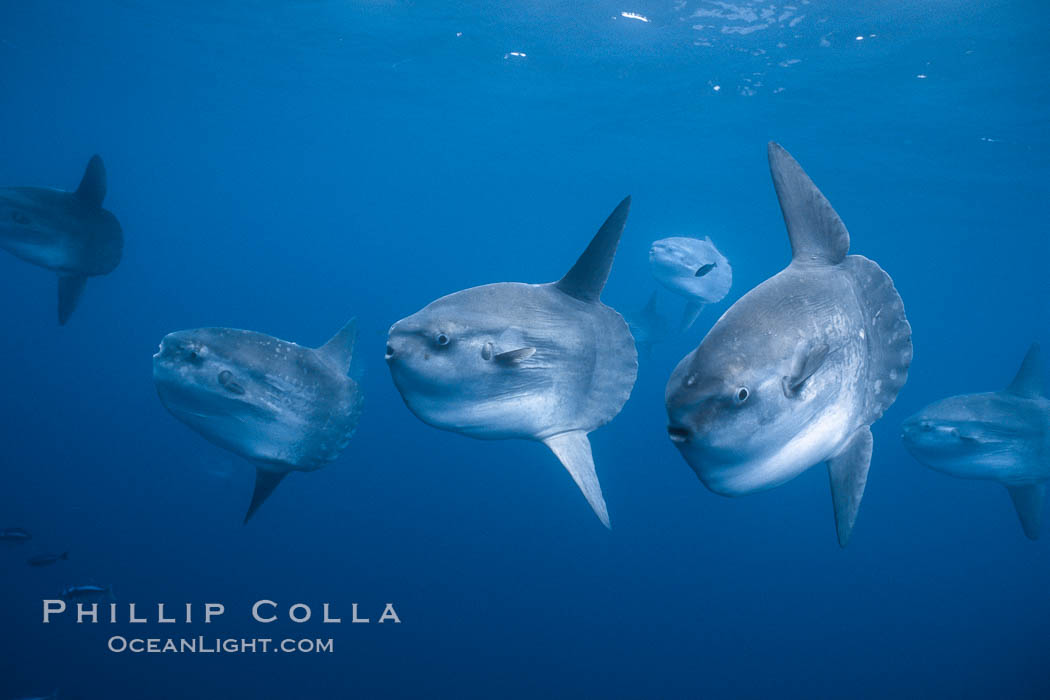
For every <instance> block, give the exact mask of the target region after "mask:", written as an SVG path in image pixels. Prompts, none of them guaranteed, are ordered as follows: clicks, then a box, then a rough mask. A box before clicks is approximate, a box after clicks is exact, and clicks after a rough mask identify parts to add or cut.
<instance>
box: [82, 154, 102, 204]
mask: <svg viewBox="0 0 1050 700" xmlns="http://www.w3.org/2000/svg"><path fill="white" fill-rule="evenodd" d="M76 195H77V197H78V198H79V199H80V201H82V202H83V203H84V204H89V205H91V206H93V207H101V206H102V200H104V199H105V198H106V166H104V165H103V164H102V159H101V158H100V157H98V156H97V155H94V156H91V160H89V161H88V164H87V168H85V169H84V177H83V178H81V179H80V186H79V187H77V191H76Z"/></svg>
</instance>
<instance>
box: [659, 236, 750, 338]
mask: <svg viewBox="0 0 1050 700" xmlns="http://www.w3.org/2000/svg"><path fill="white" fill-rule="evenodd" d="M649 269H650V270H651V271H652V273H653V277H655V278H656V280H657V281H658V282H659V283H660V284H662V285H663V286H664V287H666V288H667V289H669V290H671V291H672V292H674V293H675V294H677V295H679V296H682V297H685V298H686V307H685V312H684V314H683V315H682V325H681V329H682V330H683V331H685V330H688V329H689V328H691V327H692V325H693V323H695V322H696V319H697V317H698V316H699V315H700V312H701V311H703V309H704V306H706V305H707V304H714V303H715V302H718V301H721V300H722V298H723V297H725V295H726V294H728V293H729V288H730V287H731V286H732V285H733V268H732V267H730V265H729V261H728V260H727V259H726V256H724V255H722V254H721V253H720V252H718V249H717V248H715V244H714V243H712V242H711V239H710V237H708V238H704V239H703V240H701V239H699V238H686V237H683V236H673V237H671V238H662V239H660V240H658V241H656V242H654V243H653V245H652V247H650V248H649Z"/></svg>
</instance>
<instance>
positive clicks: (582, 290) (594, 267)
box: [555, 197, 631, 302]
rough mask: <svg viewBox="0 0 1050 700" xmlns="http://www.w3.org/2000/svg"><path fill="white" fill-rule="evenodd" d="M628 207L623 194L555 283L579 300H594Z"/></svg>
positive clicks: (603, 283) (602, 286)
mask: <svg viewBox="0 0 1050 700" xmlns="http://www.w3.org/2000/svg"><path fill="white" fill-rule="evenodd" d="M630 208H631V198H630V197H625V198H624V200H623V201H622V202H620V204H619V205H618V206H617V207H616V208H615V209H613V213H612V214H609V218H608V219H606V220H605V223H604V224H602V227H601V228H600V229H598V233H596V234H594V238H592V239H591V242H590V244H589V245H588V246H587V249H586V250H585V251H583V254H582V255H581V256H580V257H579V259H578V260H577V261H576V264H575V265H573V266H572V269H571V270H569V271H568V272H567V273H565V276H564V277H562V278H561V279H560V280H559V281H558V282H556V283H555V286H556V287H557V288H558V289H560V290H561V291H563V292H565V293H566V294H568V295H569V296H571V297H576V298H577V299H579V300H580V301H592V302H593V301H598V298H599V297H600V296H601V294H602V289H603V288H604V287H605V281H606V280H607V279H609V270H611V269H612V264H613V256H615V255H616V246H617V245H619V243H620V234H622V233H623V227H624V225H626V223H627V211H628V210H629V209H630Z"/></svg>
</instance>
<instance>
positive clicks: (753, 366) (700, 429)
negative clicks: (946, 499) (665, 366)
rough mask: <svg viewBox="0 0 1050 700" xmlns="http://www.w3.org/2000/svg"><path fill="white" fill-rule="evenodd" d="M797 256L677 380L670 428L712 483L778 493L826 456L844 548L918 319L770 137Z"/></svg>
mask: <svg viewBox="0 0 1050 700" xmlns="http://www.w3.org/2000/svg"><path fill="white" fill-rule="evenodd" d="M769 165H770V170H771V172H772V175H773V184H774V186H775V188H776V192H777V197H778V198H779V200H780V208H781V211H782V213H783V215H784V222H785V223H786V224H787V230H788V237H789V238H790V240H791V250H792V260H791V264H790V265H788V266H787V267H786V268H785V269H783V270H781V271H780V272H779V273H777V274H776V275H774V276H773V277H771V278H769V279H767V280H766V281H764V282H762V283H761V284H760V285H758V286H757V287H755V288H754V289H752V290H751V291H749V292H748V293H747V294H745V295H744V296H743V297H742V298H741V299H739V300H738V301H737V302H736V303H735V304H733V305H732V306H731V307H730V308H729V310H728V311H726V312H725V314H724V315H723V316H722V318H720V319H719V320H718V322H717V323H716V324H715V325H714V327H713V328H712V329H711V331H710V332H709V333H708V334H707V336H706V337H705V338H704V340H703V341H702V342H701V343H700V345H699V347H697V348H696V349H695V350H693V352H691V353H690V354H689V355H687V356H686V357H685V358H684V359H683V360H682V361H681V362H680V363H679V364H678V367H677V368H676V369H675V370H674V373H673V374H672V375H671V379H670V381H669V382H668V383H667V391H666V395H665V398H666V403H667V414H668V418H669V424H668V428H667V431H668V435H669V436H670V438H671V440H672V442H673V443H674V444H675V446H677V447H678V449H679V451H680V452H681V453H682V456H683V457H684V458H685V460H686V462H688V463H689V465H690V466H691V467H692V468H693V470H694V471H695V472H696V474H697V476H698V477H699V478H700V480H701V481H702V482H703V483H704V485H705V486H707V487H708V488H709V489H711V490H712V491H714V492H716V493H719V494H722V495H725V496H739V495H743V494H748V493H753V492H755V491H761V490H764V489H768V488H772V487H774V486H777V485H779V484H782V483H784V482H785V481H788V480H789V479H792V478H794V477H795V476H797V475H799V474H801V473H802V472H803V471H805V470H806V469H808V468H809V467H811V466H813V465H815V464H817V463H820V462H826V463H827V468H828V474H829V476H830V479H831V496H832V502H833V505H834V510H835V526H836V529H837V531H838V540H839V544H840V545H841V546H843V547H844V546H846V544H847V543H848V542H849V538H850V534H851V532H852V530H853V525H854V522H855V520H856V517H857V510H858V508H859V507H860V501H861V497H862V496H863V494H864V485H865V483H866V481H867V475H868V466H869V465H870V463H871V451H872V437H871V429H870V426H871V424H872V423H874V422H875V421H876V420H877V419H878V418H879V417H880V416H881V415H882V413H883V412H884V411H885V410H886V409H887V408H888V407H889V406H890V404H892V403H893V401H894V399H895V398H896V396H897V392H898V391H900V389H901V387H902V386H903V385H904V382H905V380H906V379H907V377H908V367H909V365H910V364H911V357H912V346H911V327H910V326H909V325H908V321H907V319H906V318H905V315H904V304H903V303H902V302H901V298H900V296H899V295H898V294H897V290H896V289H894V287H893V281H892V280H891V279H890V277H889V275H887V274H886V273H885V272H883V270H882V268H880V267H879V266H878V265H877V264H876V263H874V262H872V261H871V260H868V259H867V258H865V257H862V256H859V255H847V253H848V252H849V243H850V239H849V233H848V232H847V231H846V227H845V226H844V225H843V223H842V221H841V220H840V219H839V217H838V215H837V214H836V213H835V210H834V209H832V208H831V205H830V204H829V203H828V201H827V199H825V198H824V195H822V194H821V193H820V191H819V190H818V189H817V188H816V186H815V185H814V184H813V182H812V181H811V180H810V179H809V177H807V176H806V174H805V173H804V172H803V170H802V168H801V167H800V166H799V165H798V163H796V162H795V160H794V159H793V158H792V157H791V156H790V155H789V154H788V152H787V151H785V150H784V149H783V148H781V147H780V146H779V145H777V144H775V143H771V144H769Z"/></svg>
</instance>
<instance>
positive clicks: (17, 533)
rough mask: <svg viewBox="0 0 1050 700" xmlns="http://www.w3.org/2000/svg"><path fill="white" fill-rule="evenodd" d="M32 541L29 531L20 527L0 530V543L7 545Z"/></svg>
mask: <svg viewBox="0 0 1050 700" xmlns="http://www.w3.org/2000/svg"><path fill="white" fill-rule="evenodd" d="M31 539H33V535H31V534H30V533H29V530H25V529H23V528H20V527H5V528H3V529H0V542H6V543H7V544H24V543H26V542H28V541H29V540H31Z"/></svg>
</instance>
